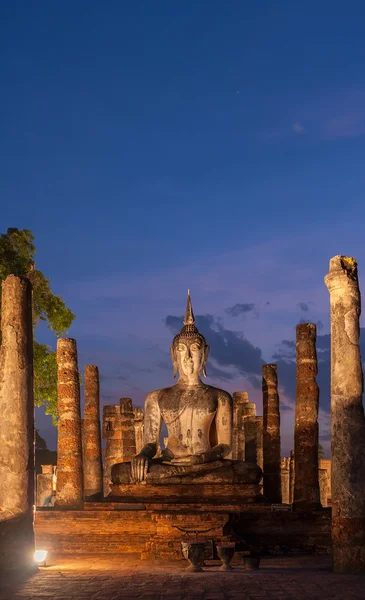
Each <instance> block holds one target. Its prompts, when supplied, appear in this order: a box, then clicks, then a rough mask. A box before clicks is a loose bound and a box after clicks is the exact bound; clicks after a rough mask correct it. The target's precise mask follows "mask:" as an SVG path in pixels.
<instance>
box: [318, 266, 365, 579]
mask: <svg viewBox="0 0 365 600" xmlns="http://www.w3.org/2000/svg"><path fill="white" fill-rule="evenodd" d="M325 284H326V286H327V288H328V291H329V294H330V306H331V454H332V465H331V467H332V543H333V569H334V571H335V572H337V573H346V572H365V421H364V409H363V405H362V394H363V372H362V365H361V356H360V347H359V335H360V328H359V318H360V313H361V296H360V289H359V280H358V273H357V263H356V260H355V259H354V258H351V257H348V256H335V257H333V258H331V260H330V264H329V273H328V275H326V277H325Z"/></svg>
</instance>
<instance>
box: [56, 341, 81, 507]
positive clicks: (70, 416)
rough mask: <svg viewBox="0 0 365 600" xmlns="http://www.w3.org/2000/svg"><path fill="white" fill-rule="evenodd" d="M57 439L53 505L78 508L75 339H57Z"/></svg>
mask: <svg viewBox="0 0 365 600" xmlns="http://www.w3.org/2000/svg"><path fill="white" fill-rule="evenodd" d="M57 366H58V414H59V419H58V442H57V488H56V492H57V493H56V506H65V507H68V508H75V509H76V508H82V506H83V499H84V485H83V472H82V433H81V414H80V378H79V369H78V364H77V348H76V340H73V339H72V338H59V339H58V340H57Z"/></svg>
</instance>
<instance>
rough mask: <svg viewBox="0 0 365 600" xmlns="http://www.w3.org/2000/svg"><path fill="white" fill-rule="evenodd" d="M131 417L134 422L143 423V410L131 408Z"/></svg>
mask: <svg viewBox="0 0 365 600" xmlns="http://www.w3.org/2000/svg"><path fill="white" fill-rule="evenodd" d="M133 415H134V420H135V421H143V408H139V407H136V408H133Z"/></svg>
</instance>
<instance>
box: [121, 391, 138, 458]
mask: <svg viewBox="0 0 365 600" xmlns="http://www.w3.org/2000/svg"><path fill="white" fill-rule="evenodd" d="M120 428H121V451H122V457H123V458H122V461H121V462H128V461H130V460H132V458H133V456H135V455H136V434H135V431H134V413H133V404H132V400H131V398H121V399H120Z"/></svg>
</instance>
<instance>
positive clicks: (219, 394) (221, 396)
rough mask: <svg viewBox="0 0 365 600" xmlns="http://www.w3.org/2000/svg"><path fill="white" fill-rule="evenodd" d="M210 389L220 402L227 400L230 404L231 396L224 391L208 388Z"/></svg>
mask: <svg viewBox="0 0 365 600" xmlns="http://www.w3.org/2000/svg"><path fill="white" fill-rule="evenodd" d="M209 387H210V389H211V390H212V393H214V395H215V396H216V397H217V398H218V399H221V400H227V401H228V402H232V396H231V394H230V393H229V392H226V390H221V389H220V388H216V387H213V386H209Z"/></svg>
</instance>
